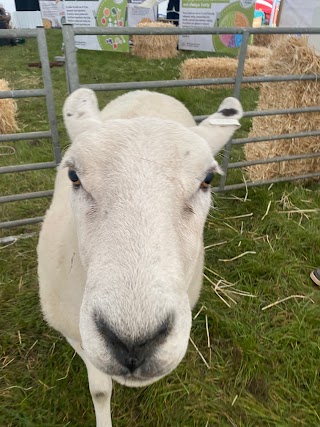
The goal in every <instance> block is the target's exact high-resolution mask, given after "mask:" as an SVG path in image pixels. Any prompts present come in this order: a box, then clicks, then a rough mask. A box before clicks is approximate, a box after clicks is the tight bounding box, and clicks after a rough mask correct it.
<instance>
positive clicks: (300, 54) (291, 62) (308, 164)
mask: <svg viewBox="0 0 320 427" xmlns="http://www.w3.org/2000/svg"><path fill="white" fill-rule="evenodd" d="M319 70H320V57H319V56H317V55H316V53H315V51H314V49H313V48H312V47H310V46H309V44H308V39H307V37H296V36H293V37H288V36H287V37H284V38H283V37H282V38H280V39H278V42H277V43H276V44H275V45H274V47H273V51H272V56H270V57H269V59H268V61H267V63H266V66H265V73H266V74H269V75H285V74H315V73H319ZM319 105H320V83H319V82H316V81H314V82H313V81H296V82H280V83H263V84H262V85H261V90H260V97H259V101H258V110H266V109H282V108H300V107H308V106H309V107H311V106H319ZM319 129H320V114H319V113H318V112H316V113H304V114H286V115H281V116H279V115H277V116H265V117H254V118H253V121H252V129H251V131H250V133H249V137H260V136H266V135H272V134H273V135H276V134H286V133H295V132H305V131H312V130H319ZM244 152H245V157H246V159H247V160H257V159H267V158H272V157H278V156H284V155H298V154H305V153H314V152H320V138H319V137H306V138H295V139H286V140H276V141H268V142H261V143H260V142H259V143H252V144H246V145H245V147H244ZM317 170H320V157H318V158H313V159H302V160H291V161H283V162H278V163H269V164H264V165H256V166H250V167H248V168H247V175H248V177H249V179H250V180H252V181H259V180H262V179H270V178H274V177H281V176H295V175H300V174H306V173H311V172H315V171H317Z"/></svg>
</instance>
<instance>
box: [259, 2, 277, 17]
mask: <svg viewBox="0 0 320 427" xmlns="http://www.w3.org/2000/svg"><path fill="white" fill-rule="evenodd" d="M265 3H269V6H267V5H266V4H265ZM272 5H273V0H263V2H260V1H259V0H257V1H256V5H255V10H260V9H261V10H262V12H264V13H266V14H268V15H270V13H271V10H272Z"/></svg>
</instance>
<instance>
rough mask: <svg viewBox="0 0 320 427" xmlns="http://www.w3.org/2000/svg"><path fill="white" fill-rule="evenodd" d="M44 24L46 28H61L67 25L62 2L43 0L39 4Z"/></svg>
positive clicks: (59, 0) (58, 0)
mask: <svg viewBox="0 0 320 427" xmlns="http://www.w3.org/2000/svg"><path fill="white" fill-rule="evenodd" d="M39 5H40V11H41V16H42V23H43V26H44V27H45V28H61V26H62V24H64V23H65V16H64V5H63V1H61V0H43V1H40V2H39Z"/></svg>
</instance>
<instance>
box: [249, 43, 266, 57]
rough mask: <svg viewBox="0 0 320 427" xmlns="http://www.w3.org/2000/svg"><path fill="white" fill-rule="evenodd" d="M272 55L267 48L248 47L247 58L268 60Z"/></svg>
mask: <svg viewBox="0 0 320 427" xmlns="http://www.w3.org/2000/svg"><path fill="white" fill-rule="evenodd" d="M271 53H272V50H271V49H270V48H269V47H264V46H254V45H248V48H247V58H268V56H270V55H271Z"/></svg>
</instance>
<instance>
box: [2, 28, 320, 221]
mask: <svg viewBox="0 0 320 427" xmlns="http://www.w3.org/2000/svg"><path fill="white" fill-rule="evenodd" d="M62 31H63V42H64V49H65V67H66V79H67V85H68V90H69V92H70V93H71V92H73V91H75V90H76V89H78V88H80V87H86V88H90V89H93V90H95V91H117V90H133V89H156V88H173V87H189V86H200V85H201V86H206V85H210V86H212V85H216V86H219V85H223V84H233V85H234V88H233V96H235V97H236V98H239V96H240V90H241V85H242V84H244V83H263V82H290V81H308V80H310V81H315V80H317V79H319V77H320V74H317V75H314V74H312V75H283V76H278V75H277V76H259V77H244V76H243V72H244V66H245V61H246V51H247V47H248V44H249V40H250V36H251V35H252V34H266V35H267V34H268V35H270V34H320V28H128V27H127V28H88V27H83V28H75V27H73V26H72V25H68V24H66V25H64V26H63V30H62ZM172 34H175V35H186V34H189V35H199V34H210V35H213V34H242V44H241V47H240V52H239V61H238V68H237V73H236V77H235V78H214V79H212V78H211V79H194V80H193V79H192V80H161V81H145V82H141V81H140V82H121V83H99V84H93V83H92V84H91V83H90V84H81V83H80V79H79V70H78V64H77V54H76V52H77V49H76V45H75V36H76V35H106V36H107V35H172ZM1 36H2V37H8V38H9V37H36V38H37V42H38V47H39V55H40V60H41V64H42V75H43V82H44V89H33V90H28V89H27V90H14V91H6V92H4V91H3V92H0V99H3V98H17V99H18V98H25V97H43V96H45V98H46V106H47V113H48V119H49V124H50V130H49V131H45V132H29V133H16V134H11V135H0V142H4V141H12V142H13V141H18V140H21V139H33V138H40V137H41V138H51V140H52V147H53V152H54V160H53V161H52V162H44V163H36V164H25V165H16V166H5V167H0V174H2V173H14V172H22V171H29V170H40V169H47V168H53V167H56V166H57V164H58V163H59V162H60V160H61V150H60V145H59V136H58V130H57V122H56V115H55V110H54V99H53V90H52V82H51V75H50V67H49V60H48V51H47V45H46V38H45V30H44V29H43V28H38V29H36V30H2V31H1ZM319 111H320V106H314V107H301V108H294V109H293V108H291V109H290V108H288V109H273V110H272V109H270V110H263V111H258V110H256V111H248V112H245V113H244V117H257V116H271V115H278V114H298V113H311V112H319ZM206 117H207V116H196V117H195V120H196V121H197V122H200V121H202V120H204V119H205V118H206ZM319 135H320V130H314V131H309V132H299V133H291V134H285V135H271V136H267V137H259V138H258V137H256V138H238V139H233V140H230V141H229V142H228V144H227V146H226V148H225V153H224V157H223V161H222V168H223V170H224V172H225V174H224V176H222V177H221V179H220V183H219V186H218V187H216V188H213V191H216V192H222V191H231V190H238V189H242V188H249V187H254V186H259V185H263V184H272V183H277V182H285V181H293V180H298V179H307V178H312V177H318V176H320V172H315V173H309V174H304V175H296V176H287V177H279V178H274V179H268V180H262V181H258V182H240V183H236V184H232V185H227V178H228V171H229V170H232V169H238V168H243V167H246V166H249V165H256V164H264V163H273V162H281V161H284V160H297V159H306V158H311V157H319V156H320V152H316V153H311V154H301V155H300V154H298V155H293V156H292V155H291V156H279V157H275V158H272V159H261V160H255V161H239V162H231V161H230V155H231V151H232V147H233V146H237V145H240V144H246V143H256V142H260V141H273V140H280V139H288V138H298V137H299V138H302V137H307V136H319ZM51 195H52V191H38V192H32V193H23V194H15V195H9V196H3V197H0V203H10V202H13V201H18V200H28V199H35V198H40V197H49V196H51ZM42 219H43V218H42V217H35V218H27V219H21V220H16V221H8V222H2V223H1V222H0V229H1V228H3V229H7V228H11V227H18V226H22V225H28V224H36V223H38V222H41V221H42Z"/></svg>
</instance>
